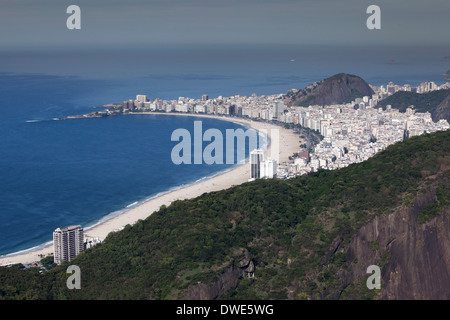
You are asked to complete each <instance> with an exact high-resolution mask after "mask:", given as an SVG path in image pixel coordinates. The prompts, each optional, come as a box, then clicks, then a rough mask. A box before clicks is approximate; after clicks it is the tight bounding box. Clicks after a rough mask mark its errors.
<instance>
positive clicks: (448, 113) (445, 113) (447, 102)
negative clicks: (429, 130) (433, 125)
mask: <svg viewBox="0 0 450 320" xmlns="http://www.w3.org/2000/svg"><path fill="white" fill-rule="evenodd" d="M432 116H433V120H434V121H438V120H439V119H446V120H447V121H450V94H449V95H448V96H447V97H446V98H445V99H444V100H443V101H442V102H441V103H440V104H439V105H438V106H437V107H436V110H435V111H434V112H433V114H432Z"/></svg>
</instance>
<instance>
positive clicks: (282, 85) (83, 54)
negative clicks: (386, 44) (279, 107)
mask: <svg viewBox="0 0 450 320" xmlns="http://www.w3.org/2000/svg"><path fill="white" fill-rule="evenodd" d="M449 56H450V50H449V48H433V50H430V48H404V47H401V48H377V47H370V48H367V47H362V48H345V47H332V48H329V47H321V46H318V47H314V48H311V47H294V46H292V47H275V48H274V47H264V46H252V47H231V48H230V47H205V48H195V47H183V48H157V49H152V48H140V49H134V50H131V51H130V50H124V49H121V50H118V49H116V50H113V49H111V48H105V49H104V50H97V51H89V50H85V51H82V50H80V51H76V50H59V51H58V50H50V49H49V48H46V49H40V50H35V51H33V50H27V51H20V50H19V49H10V50H0V255H4V254H9V253H14V252H18V251H21V250H25V249H28V248H32V247H36V246H39V245H42V244H43V243H45V242H48V241H51V239H52V232H53V230H54V229H55V228H57V227H62V226H66V225H70V224H81V225H83V226H85V227H87V226H89V225H93V224H95V223H97V222H99V221H101V220H102V219H104V218H105V217H108V216H112V215H115V214H119V213H120V212H122V211H123V210H126V208H127V206H128V205H130V204H133V203H135V202H138V203H139V202H142V201H144V200H146V199H148V198H151V197H154V196H156V195H158V194H161V193H164V192H167V191H168V190H172V189H174V188H179V187H180V186H183V185H187V184H191V183H194V182H195V181H198V180H199V179H205V178H207V177H211V176H213V175H215V174H218V173H219V172H222V171H224V170H229V169H231V168H232V165H207V164H203V165H178V166H177V165H175V164H173V163H172V161H171V150H172V148H173V147H174V146H175V145H176V142H173V141H171V134H172V132H173V131H174V130H175V129H177V128H184V129H188V130H189V131H191V132H192V131H193V124H194V121H195V120H202V121H203V130H207V129H208V128H217V129H219V130H221V131H222V132H224V131H225V129H236V128H240V127H241V126H240V125H238V124H235V123H231V122H227V121H221V120H214V119H207V120H205V119H201V118H193V117H178V116H174V115H173V116H172V115H170V116H166V115H164V116H158V115H136V116H120V117H110V118H102V119H81V120H64V121H62V120H60V121H57V120H54V119H55V118H59V117H64V116H68V115H74V114H83V113H87V112H92V111H94V110H96V109H95V108H94V107H96V106H99V105H103V104H107V103H115V102H122V101H124V100H128V99H134V98H135V96H136V94H146V95H148V97H149V98H150V99H155V98H162V99H177V98H178V97H180V96H183V97H191V98H200V97H201V95H202V94H207V95H209V97H210V98H214V97H217V96H219V95H223V96H230V95H236V94H240V95H251V94H252V93H256V94H258V95H261V94H276V93H285V92H286V91H287V90H289V89H292V88H297V89H301V88H304V87H305V86H307V85H308V84H311V83H312V82H315V81H320V80H322V79H324V78H326V77H329V76H331V75H333V74H336V73H339V72H346V73H352V74H356V75H359V76H361V77H362V78H363V79H365V80H366V81H367V82H368V83H371V84H373V85H382V84H384V85H385V84H387V83H388V82H389V81H394V82H395V83H396V84H405V83H409V84H411V85H418V84H419V83H421V82H424V81H435V82H436V83H438V84H441V83H443V82H444V81H443V78H442V74H443V73H445V72H446V71H447V70H448V69H450V66H449V59H448V57H449Z"/></svg>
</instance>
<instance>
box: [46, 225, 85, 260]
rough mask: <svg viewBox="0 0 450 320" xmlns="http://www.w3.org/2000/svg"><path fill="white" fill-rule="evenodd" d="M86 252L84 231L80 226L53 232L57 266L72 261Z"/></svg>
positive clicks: (58, 229)
mask: <svg viewBox="0 0 450 320" xmlns="http://www.w3.org/2000/svg"><path fill="white" fill-rule="evenodd" d="M83 250H84V231H83V228H82V227H81V226H80V225H74V226H67V227H65V228H57V229H55V231H53V252H54V261H55V263H56V264H61V263H62V262H63V261H71V260H73V258H75V257H76V256H77V255H78V254H80V252H82V251H83Z"/></svg>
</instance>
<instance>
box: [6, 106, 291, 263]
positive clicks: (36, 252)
mask: <svg viewBox="0 0 450 320" xmlns="http://www.w3.org/2000/svg"><path fill="white" fill-rule="evenodd" d="M132 114H133V115H140V114H147V115H149V114H150V115H175V116H194V117H202V118H214V119H218V120H222V121H230V122H235V123H239V124H241V125H244V126H246V127H249V128H252V129H254V130H266V132H267V135H268V138H269V139H271V137H270V133H271V129H278V130H279V159H280V162H284V161H288V157H289V156H291V155H292V154H293V153H295V152H298V150H299V145H300V142H299V140H300V137H299V136H298V134H295V133H294V132H293V131H292V130H289V129H285V128H282V127H280V126H276V125H274V124H270V123H266V122H259V121H253V120H251V119H242V118H227V117H222V116H215V115H205V114H188V113H159V112H139V113H132ZM271 147H272V144H269V146H268V148H267V154H269V155H270V154H271V152H272V150H271ZM249 178H250V166H249V164H248V162H245V163H244V164H240V165H237V166H236V167H235V168H232V169H229V170H226V171H224V172H219V173H217V174H215V175H213V176H211V177H210V178H208V177H206V179H205V180H203V179H200V181H198V182H194V183H193V184H190V185H187V186H185V187H181V186H180V188H176V189H175V190H172V191H171V190H168V191H166V192H161V193H160V194H158V195H156V196H154V197H151V198H149V199H147V200H145V201H144V202H142V203H140V204H138V205H136V206H131V207H130V208H124V212H123V213H120V214H118V215H117V216H113V217H111V218H108V216H105V217H104V218H102V219H105V218H106V219H105V221H102V219H100V220H99V221H98V222H97V223H95V224H94V225H92V226H88V227H85V228H84V230H85V232H84V233H85V237H91V238H97V237H98V238H99V239H100V240H102V241H103V240H104V239H105V238H106V236H107V235H108V234H109V233H110V232H114V231H119V230H121V229H123V228H124V227H125V226H126V225H128V224H130V225H133V224H134V223H136V222H137V221H138V220H144V219H145V218H147V217H148V216H150V215H151V214H152V213H153V212H155V211H158V210H159V208H160V207H161V206H162V205H165V206H169V205H170V204H171V203H172V202H173V201H176V200H185V199H191V198H195V197H198V196H200V195H202V194H204V193H208V192H214V191H219V190H225V189H228V188H230V187H232V186H235V185H239V184H242V183H245V182H247V181H248V179H249ZM52 253H53V244H52V242H47V243H44V244H41V245H38V246H36V247H33V248H30V249H25V250H22V251H19V252H16V253H11V254H7V255H5V256H3V257H0V266H3V265H10V264H16V263H22V264H29V263H33V262H37V261H39V260H41V259H42V258H43V257H45V256H48V255H50V254H52Z"/></svg>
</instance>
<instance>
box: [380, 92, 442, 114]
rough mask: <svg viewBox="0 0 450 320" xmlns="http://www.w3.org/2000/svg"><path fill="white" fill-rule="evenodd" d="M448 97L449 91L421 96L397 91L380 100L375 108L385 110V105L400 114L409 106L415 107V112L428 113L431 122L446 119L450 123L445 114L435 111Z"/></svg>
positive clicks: (422, 94)
mask: <svg viewBox="0 0 450 320" xmlns="http://www.w3.org/2000/svg"><path fill="white" fill-rule="evenodd" d="M449 95H450V89H447V90H436V91H432V92H429V93H421V94H420V93H414V92H406V91H399V92H396V93H395V94H393V95H392V96H389V97H387V98H386V99H384V100H381V101H380V102H379V103H378V105H377V106H378V107H382V108H383V109H386V106H387V105H391V106H392V108H395V109H398V110H399V111H400V112H405V111H406V109H407V108H408V107H409V106H411V105H413V106H415V108H414V109H415V110H416V111H417V112H430V113H431V116H432V118H433V121H437V120H439V119H447V121H450V119H449V118H448V117H446V116H445V112H442V111H440V112H438V111H439V110H437V109H438V106H439V105H440V104H441V103H442V102H443V101H444V100H445V99H446V98H447V97H448V96H449ZM441 113H442V114H441Z"/></svg>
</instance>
